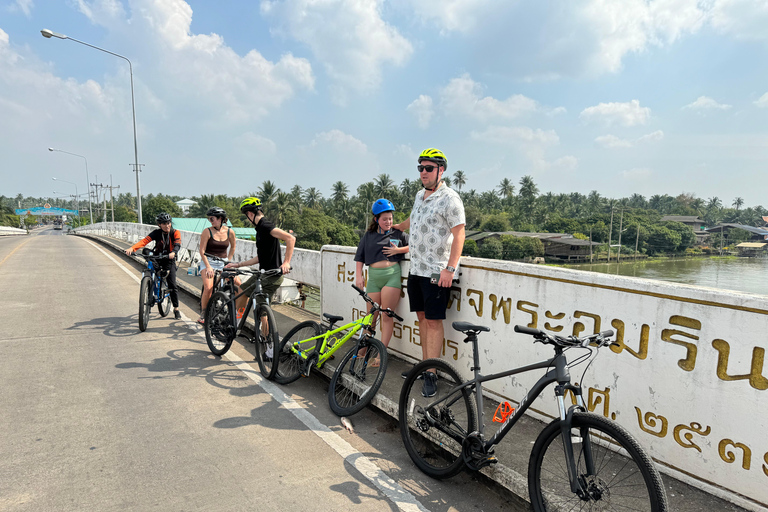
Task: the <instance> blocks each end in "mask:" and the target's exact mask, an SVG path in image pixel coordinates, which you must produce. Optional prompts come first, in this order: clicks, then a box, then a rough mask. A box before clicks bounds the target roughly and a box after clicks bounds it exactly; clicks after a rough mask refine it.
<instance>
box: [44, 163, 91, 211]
mask: <svg viewBox="0 0 768 512" xmlns="http://www.w3.org/2000/svg"><path fill="white" fill-rule="evenodd" d="M48 151H58V152H59V153H66V154H67V155H72V156H79V157H80V158H82V159H83V160H85V179H86V187H88V186H89V185H88V184H89V183H90V182H91V179H90V178H89V177H88V159H87V158H85V157H84V156H83V155H78V154H77V153H70V152H69V151H64V150H61V149H54V148H48ZM54 179H55V178H54ZM60 181H63V180H60ZM86 190H88V213H89V214H90V217H91V224H93V208H91V193H90V189H89V188H86ZM77 216H78V217H79V216H80V211H79V210H78V212H77Z"/></svg>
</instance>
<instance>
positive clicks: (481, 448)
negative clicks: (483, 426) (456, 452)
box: [461, 432, 499, 471]
mask: <svg viewBox="0 0 768 512" xmlns="http://www.w3.org/2000/svg"><path fill="white" fill-rule="evenodd" d="M461 445H462V450H461V452H462V455H463V457H464V464H466V465H467V467H468V468H469V469H472V470H474V471H480V470H481V469H483V468H484V467H485V466H490V465H491V464H496V463H497V462H499V461H498V459H497V458H496V457H495V456H494V455H493V449H491V451H490V452H489V451H487V450H486V449H485V442H484V441H483V436H482V435H481V434H480V432H472V433H471V434H469V435H468V436H467V437H465V438H464V441H463V442H462V443H461Z"/></svg>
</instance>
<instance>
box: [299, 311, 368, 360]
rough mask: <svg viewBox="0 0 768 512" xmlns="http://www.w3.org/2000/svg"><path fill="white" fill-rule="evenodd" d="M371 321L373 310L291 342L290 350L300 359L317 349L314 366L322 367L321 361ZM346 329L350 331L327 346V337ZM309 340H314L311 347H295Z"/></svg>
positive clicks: (305, 357) (328, 357)
mask: <svg viewBox="0 0 768 512" xmlns="http://www.w3.org/2000/svg"><path fill="white" fill-rule="evenodd" d="M372 321H373V312H369V313H368V314H367V315H365V316H364V317H363V318H358V319H357V320H355V321H354V322H350V323H348V324H346V325H343V326H341V327H337V328H335V329H332V330H329V331H326V332H324V333H322V334H319V335H317V336H314V337H312V338H307V339H305V340H301V341H297V342H295V343H294V344H293V347H291V350H293V351H294V352H296V353H297V354H298V355H299V357H301V358H302V359H307V357H309V354H311V353H313V352H314V351H315V350H316V349H317V354H318V356H319V359H318V361H317V365H316V367H317V368H322V366H323V363H325V362H326V361H327V360H328V359H330V358H331V356H332V355H333V354H334V353H335V352H336V351H337V350H339V349H340V348H341V347H342V345H344V344H345V343H346V342H347V341H349V339H350V338H352V336H354V335H355V334H356V333H357V332H358V331H359V330H360V329H362V328H363V327H367V326H370V325H371V322H372ZM347 329H350V331H349V332H348V333H347V334H345V335H344V336H343V337H341V338H339V339H338V340H337V341H336V343H334V344H333V346H332V347H330V348H328V340H329V338H331V337H333V336H335V335H336V334H338V333H340V332H342V331H346V330H347ZM321 339H322V340H323V343H322V344H321V345H320V348H319V349H318V347H317V341H319V340H321ZM310 341H315V344H314V345H313V346H312V348H311V349H309V350H300V349H299V348H297V347H300V346H301V345H302V344H304V343H307V342H310ZM326 350H327V352H326Z"/></svg>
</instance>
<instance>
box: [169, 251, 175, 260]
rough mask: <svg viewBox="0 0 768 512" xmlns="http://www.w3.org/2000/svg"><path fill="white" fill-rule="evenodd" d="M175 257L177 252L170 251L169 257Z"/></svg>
mask: <svg viewBox="0 0 768 512" xmlns="http://www.w3.org/2000/svg"><path fill="white" fill-rule="evenodd" d="M175 258H176V253H175V252H172V253H170V254H169V255H168V259H169V260H172V259H175Z"/></svg>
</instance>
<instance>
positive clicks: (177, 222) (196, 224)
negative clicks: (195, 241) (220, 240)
mask: <svg viewBox="0 0 768 512" xmlns="http://www.w3.org/2000/svg"><path fill="white" fill-rule="evenodd" d="M171 222H172V223H173V227H174V228H175V229H179V230H181V231H191V232H192V233H202V232H203V230H204V229H205V228H208V227H210V226H211V223H210V222H208V219H206V218H202V219H196V218H189V217H173V218H172V219H171ZM227 226H229V227H232V223H231V222H229V221H227ZM235 233H237V231H235Z"/></svg>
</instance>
